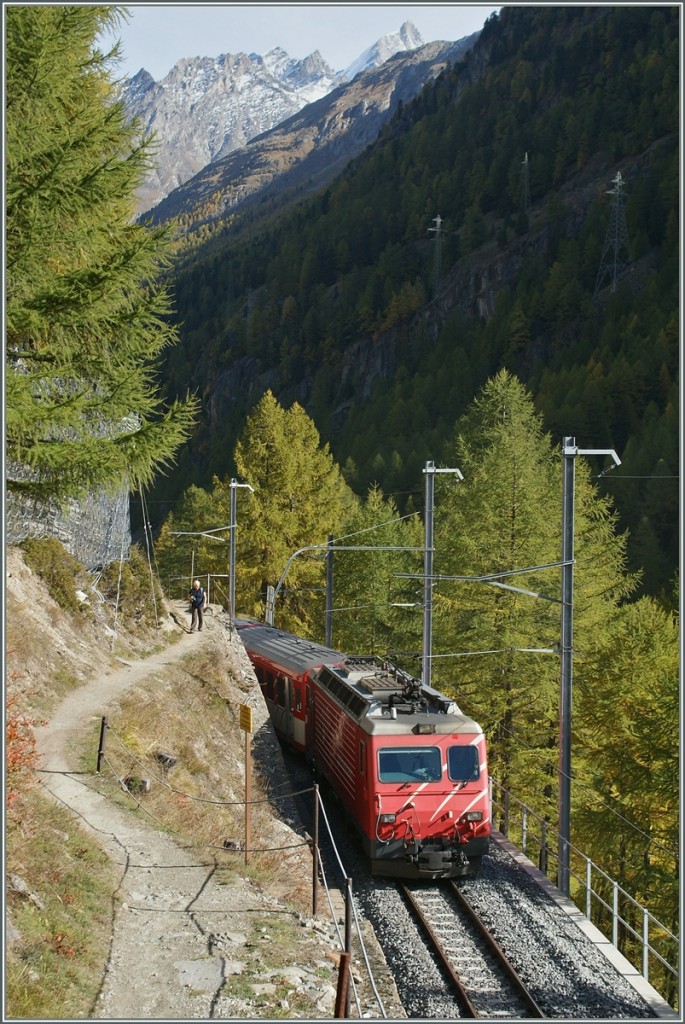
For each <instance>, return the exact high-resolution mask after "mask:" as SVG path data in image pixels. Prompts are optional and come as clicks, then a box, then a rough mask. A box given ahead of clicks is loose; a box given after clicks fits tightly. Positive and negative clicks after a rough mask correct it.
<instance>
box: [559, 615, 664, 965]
mask: <svg viewBox="0 0 685 1024" xmlns="http://www.w3.org/2000/svg"><path fill="white" fill-rule="evenodd" d="M678 674H679V629H678V618H677V615H675V614H674V613H672V612H670V611H668V610H666V609H664V608H662V607H661V606H660V605H659V604H658V603H657V602H656V601H655V600H654V599H653V598H649V597H644V598H642V599H641V600H639V601H637V602H635V603H633V604H627V605H626V606H625V607H622V608H621V609H620V612H619V617H618V622H617V624H616V628H615V630H614V633H613V639H612V643H611V647H610V649H609V650H607V652H606V656H605V657H604V659H603V663H602V668H601V675H599V676H598V679H597V684H596V685H594V686H592V687H588V688H587V690H586V692H585V693H584V694H583V699H582V701H581V702H579V708H578V714H577V729H578V734H579V735H580V736H582V739H583V758H584V761H585V763H586V766H587V769H586V776H587V780H588V782H589V783H590V785H588V786H584V787H582V788H581V787H578V788H577V789H576V790H574V794H573V795H574V805H575V827H576V829H577V831H578V834H579V835H582V837H583V850H584V851H585V852H586V853H587V854H588V856H590V857H592V858H593V859H595V860H598V861H600V862H601V864H602V868H603V870H605V871H607V872H608V873H609V874H610V875H611V877H612V878H615V879H616V880H617V881H619V882H620V884H621V885H622V886H624V887H625V888H626V889H627V891H628V892H630V893H631V895H632V896H634V898H635V899H637V900H639V901H640V902H644V903H646V904H647V905H648V906H649V909H650V910H651V911H652V913H653V914H654V915H655V916H656V917H657V918H658V919H659V920H660V921H662V922H663V923H664V924H666V925H667V927H669V928H670V930H671V931H673V932H675V933H677V932H678V908H679V885H678V873H679V870H678V849H679V842H678V838H679V825H680V807H679V768H680V764H679V744H678V736H679V702H680V693H679V679H678ZM635 925H636V927H637V930H638V932H640V926H641V925H640V922H635ZM671 955H672V951H671ZM673 962H674V961H673Z"/></svg>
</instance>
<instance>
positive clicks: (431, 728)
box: [412, 722, 435, 736]
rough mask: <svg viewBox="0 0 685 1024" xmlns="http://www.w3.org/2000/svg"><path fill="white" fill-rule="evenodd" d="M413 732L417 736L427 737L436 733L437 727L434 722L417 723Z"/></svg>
mask: <svg viewBox="0 0 685 1024" xmlns="http://www.w3.org/2000/svg"><path fill="white" fill-rule="evenodd" d="M412 732H413V733H416V735H417V736H427V735H428V734H429V733H434V732H435V725H434V724H433V723H432V722H417V723H416V725H415V726H414V728H413V729H412Z"/></svg>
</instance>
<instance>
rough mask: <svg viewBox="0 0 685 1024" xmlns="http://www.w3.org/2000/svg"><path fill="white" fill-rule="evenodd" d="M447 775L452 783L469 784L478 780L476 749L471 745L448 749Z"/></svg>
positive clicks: (478, 770)
mask: <svg viewBox="0 0 685 1024" xmlns="http://www.w3.org/2000/svg"><path fill="white" fill-rule="evenodd" d="M447 773H448V775H449V777H450V779H451V780H452V782H470V781H471V780H472V779H477V778H479V776H480V763H479V760H478V750H477V748H476V747H473V746H471V745H469V746H461V747H450V748H449V749H448V751H447Z"/></svg>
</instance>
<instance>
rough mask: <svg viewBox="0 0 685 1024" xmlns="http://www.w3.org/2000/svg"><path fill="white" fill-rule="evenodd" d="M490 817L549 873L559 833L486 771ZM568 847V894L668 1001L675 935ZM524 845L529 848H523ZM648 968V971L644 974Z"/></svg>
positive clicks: (674, 972) (673, 992) (673, 985)
mask: <svg viewBox="0 0 685 1024" xmlns="http://www.w3.org/2000/svg"><path fill="white" fill-rule="evenodd" d="M490 803H491V808H492V815H493V823H494V820H495V814H496V813H497V814H498V815H499V824H500V831H501V832H502V833H503V834H504V835H505V836H507V837H509V838H511V839H512V841H513V842H515V843H516V845H517V846H518V848H519V849H520V850H521V852H522V853H524V854H526V855H528V856H530V853H532V856H533V857H536V858H537V862H538V866H539V868H540V870H541V871H542V872H543V873H544V874H545V875H546V876H547V877H548V878H550V879H554V878H555V876H556V874H557V871H558V867H559V851H560V842H561V841H562V840H561V837H560V835H559V833H558V831H557V830H556V829H554V828H553V827H552V826H550V824H549V823H548V822H547V821H546V820H545V819H544V818H543V817H541V816H540V815H538V814H536V813H535V812H534V811H532V810H531V808H530V807H528V806H527V805H526V804H524V803H523V802H522V801H521V800H518V799H517V798H516V797H515V796H513V795H512V794H511V793H510V792H509V790H507V789H505V788H504V787H503V786H502V785H501V784H500V783H498V782H497V781H496V780H495V779H493V778H492V776H490ZM568 848H569V854H570V856H569V872H570V877H571V899H572V900H573V902H574V903H575V904H576V906H577V907H578V908H579V909H580V910H583V911H584V913H585V916H586V917H587V918H588V920H590V921H592V922H593V923H594V924H596V925H597V927H599V928H600V929H601V930H602V931H604V932H610V934H611V942H612V944H613V945H614V946H615V947H616V948H617V949H618V950H619V951H620V952H621V953H622V954H623V955H624V956H625V957H626V958H627V959H628V960H630V962H631V963H632V964H633V966H634V967H635V968H636V970H638V971H640V973H641V974H642V976H643V977H644V979H645V981H651V983H652V984H653V985H654V987H655V988H657V989H658V990H659V991H660V992H661V994H662V995H663V996H664V998H665V999H666V1000H667V1001H668V1002H669V1003H670V1004H671V1005H673V1003H674V1001H675V999H676V996H677V992H678V991H679V989H680V984H679V978H680V974H679V967H678V965H679V963H680V940H679V938H678V936H677V935H674V934H673V932H672V931H671V930H670V929H669V928H667V927H666V925H664V924H663V923H662V922H661V921H659V920H658V919H657V918H656V917H655V915H654V914H652V913H651V912H650V911H649V910H648V909H647V908H646V907H644V906H643V905H642V904H640V903H639V902H638V901H637V900H636V899H634V898H633V897H632V896H631V895H630V893H628V892H626V890H625V889H624V888H623V887H622V886H621V885H619V883H618V882H617V881H616V880H615V879H613V878H611V877H610V876H609V875H608V874H607V873H606V872H605V871H603V870H602V869H601V868H600V867H599V866H598V865H597V864H595V863H594V862H593V861H592V860H591V858H590V857H588V856H587V855H586V854H584V853H583V852H582V851H581V850H579V849H578V848H577V847H575V846H573V844H572V843H568ZM529 851H530V853H529ZM650 974H651V975H652V977H651V978H650Z"/></svg>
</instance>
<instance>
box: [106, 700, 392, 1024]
mask: <svg viewBox="0 0 685 1024" xmlns="http://www.w3.org/2000/svg"><path fill="white" fill-rule="evenodd" d="M106 736H111V737H112V739H113V740H114V741H115V743H116V744H117V747H118V749H119V750H120V751H121V752H122V753H123V754H124V755H125V756H126V758H128V759H129V763H130V764H134V765H136V766H137V767H138V768H140V769H141V771H143V772H144V773H145V776H146V777H148V778H149V779H154V780H155V782H157V783H158V784H159V785H160V786H163V787H164V788H165V789H167V790H168V791H169V792H170V793H173V794H174V795H175V796H180V797H183V798H184V799H185V800H188V801H191V802H195V803H199V804H209V805H214V806H223V807H247V806H252V805H254V804H262V803H269V804H274V803H279V802H281V801H288V800H292V799H293V798H294V797H299V796H304V795H305V794H307V793H313V794H314V800H315V803H316V806H317V808H318V810H320V812H321V814H322V816H323V820H324V822H325V825H326V831H327V835H328V838H329V841H330V843H331V847H332V850H333V854H334V860H335V862H336V863H337V866H338V868H339V870H340V875H341V878H342V883H341V890H342V892H343V893H344V897H345V930H344V934H341V931H340V924H339V921H338V915H337V913H336V910H335V907H334V903H333V888H332V886H331V884H330V882H329V880H328V879H327V877H326V871H325V867H324V864H323V861H322V859H321V853H320V847H319V844H318V837H317V841H314V842H313V841H312V840H311V839H310V838H309V837H308V836H306V834H305V837H304V838H303V839H302V841H301V842H298V843H290V844H285V845H279V846H255V847H250V848H249V849H247V848H246V847H243V848H241V847H240V846H239V845H236V846H235V847H230V846H229V847H227V846H226V844H225V843H224V844H221V845H217V844H213V843H207V842H193V843H191V844H184V846H188V845H189V847H190V848H191V849H221V850H223V851H224V852H225V853H227V854H231V853H254V854H264V853H280V852H282V851H285V850H294V849H301V848H303V847H307V848H309V849H310V850H312V853H313V856H314V865H313V866H314V870H315V872H316V876H317V877H318V879H319V881H320V883H321V885H322V886H323V889H324V892H325V895H326V900H327V903H328V908H329V915H330V919H331V921H332V923H333V925H334V928H335V932H336V935H337V939H338V943H339V945H340V949H341V950H342V951H343V952H344V953H347V954H350V953H351V931H352V923H354V930H355V937H356V942H357V943H358V946H359V950H360V953H361V956H362V959H363V961H364V965H365V968H366V972H367V975H368V979H369V983H370V985H371V989H372V991H373V994H374V997H375V999H376V1002H377V1003H378V1009H379V1015H380V1017H381V1018H382V1019H384V1020H385V1019H387V1013H386V1010H385V1007H384V1005H383V1000H382V998H381V995H380V993H379V991H378V986H377V984H376V980H375V978H374V976H373V971H372V968H371V963H370V961H369V956H368V952H367V949H366V945H365V943H364V938H363V932H362V926H361V921H360V917H359V912H358V909H357V906H356V904H355V901H354V898H353V895H352V879H351V878H349V876H348V875H347V873H346V871H345V868H344V866H343V863H342V860H341V858H340V854H339V851H338V848H337V845H336V842H335V838H334V836H333V832H332V830H331V826H330V823H329V820H328V815H327V813H326V808H325V805H324V803H323V800H322V798H321V794H320V792H319V787H318V786H309V787H307V788H305V789H300V790H290V791H288V792H285V793H279V794H277V795H276V794H270V795H269V796H267V797H262V798H258V799H251V800H249V801H247V800H217V799H214V798H210V797H203V796H198V795H196V794H194V793H188V792H185V791H184V790H180V789H178V788H176V787H175V786H172V785H171V783H170V782H169V780H168V779H166V778H165V777H164V776H163V775H162V774H159V773H155V772H153V771H151V770H150V767H149V765H147V764H145V763H144V762H143V761H142V760H141V759H140V758H139V757H138V756H137V754H136V753H135V752H134V751H133V750H131V749H130V747H128V746H127V745H126V743H125V742H124V741H123V740H122V738H121V737H120V736H118V735H117V733H116V732H115V730H113V729H112V727H111V726H110V725H109V724H108V723H107V720H106V719H103V721H102V729H101V733H100V744H99V750H98V760H97V768H96V771H97V772H98V773H100V770H101V767H102V765H103V764H104V765H106V766H107V768H108V769H109V771H110V773H111V775H112V777H113V778H114V779H115V780H116V782H117V783H118V785H119V786H120V788H121V789H122V790H123V792H125V793H127V794H128V795H129V796H130V797H131V799H132V800H133V801H134V802H135V804H136V806H137V808H139V809H140V810H141V811H142V812H143V813H145V814H146V815H148V817H150V818H151V820H153V821H154V822H155V823H156V824H157V825H158V826H159V827H160V828H161V829H164V830H165V831H171V832H172V833H173V834H175V835H183V833H182V831H181V830H180V829H177V828H173V827H172V828H170V826H169V824H168V823H167V822H164V821H163V820H162V819H161V818H160V817H158V816H157V815H156V814H154V813H153V812H152V811H151V810H150V809H149V808H148V807H146V806H145V802H144V801H143V800H142V799H140V796H139V795H138V793H137V792H136V791H135V788H134V787H132V785H131V783H130V781H127V776H125V775H123V774H122V772H121V769H117V768H116V767H115V766H114V765H113V763H112V761H111V760H110V758H109V757H108V755H107V752H106V750H105V746H106V744H105V737H106ZM317 817H318V811H317ZM346 979H347V980H349V984H350V985H351V988H352V992H353V995H354V1000H355V1005H356V1009H357V1014H358V1017H359V1019H360V1020H361V1019H362V1017H363V1013H362V1007H361V1001H360V996H359V991H358V983H357V981H356V979H355V976H354V974H353V973H352V972H351V971H347V972H346ZM336 1015H337V1014H336ZM341 1015H343V1014H341ZM344 1015H345V1016H349V1008H346V1010H345V1012H344Z"/></svg>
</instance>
